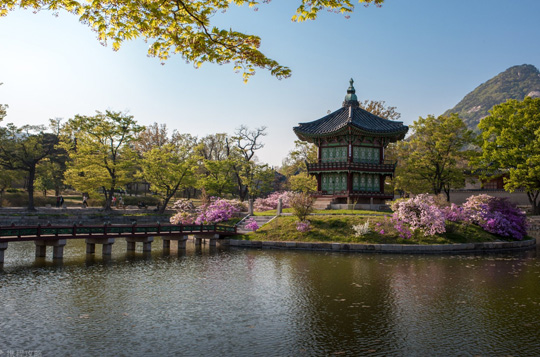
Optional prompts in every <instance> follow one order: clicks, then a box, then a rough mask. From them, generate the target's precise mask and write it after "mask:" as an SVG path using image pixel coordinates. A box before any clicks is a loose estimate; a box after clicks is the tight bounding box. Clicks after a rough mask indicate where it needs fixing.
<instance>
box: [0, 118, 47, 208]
mask: <svg viewBox="0 0 540 357" xmlns="http://www.w3.org/2000/svg"><path fill="white" fill-rule="evenodd" d="M57 143H58V136H56V135H54V134H51V133H46V132H45V127H43V126H34V125H24V126H22V127H20V128H17V127H16V126H15V125H13V124H11V123H10V124H8V125H7V127H5V128H0V166H1V167H2V168H4V169H6V170H15V171H21V172H23V173H25V175H26V179H27V192H28V210H30V211H34V210H35V207H34V182H35V179H36V170H37V167H38V164H39V163H40V162H42V160H44V159H46V158H47V157H49V156H51V155H52V154H53V152H54V151H55V146H56V144H57Z"/></svg>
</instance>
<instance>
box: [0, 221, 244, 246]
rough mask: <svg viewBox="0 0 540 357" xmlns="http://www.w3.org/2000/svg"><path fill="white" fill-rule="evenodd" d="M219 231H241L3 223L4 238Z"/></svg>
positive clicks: (223, 233)
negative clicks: (8, 224)
mask: <svg viewBox="0 0 540 357" xmlns="http://www.w3.org/2000/svg"><path fill="white" fill-rule="evenodd" d="M189 234H217V235H219V238H223V237H225V236H231V235H235V234H237V232H236V227H231V226H225V225H217V224H210V225H173V224H143V225H137V224H133V225H130V224H124V225H107V224H105V225H97V226H96V225H77V224H74V225H73V226H65V225H64V226H51V225H47V226H40V225H37V226H9V227H0V242H21V241H35V240H52V239H85V238H114V237H148V236H180V235H189Z"/></svg>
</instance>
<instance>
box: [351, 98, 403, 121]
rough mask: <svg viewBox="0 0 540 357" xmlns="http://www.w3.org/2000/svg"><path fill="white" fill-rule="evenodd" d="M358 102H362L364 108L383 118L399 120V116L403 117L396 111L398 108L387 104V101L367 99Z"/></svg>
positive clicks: (361, 105) (361, 106)
mask: <svg viewBox="0 0 540 357" xmlns="http://www.w3.org/2000/svg"><path fill="white" fill-rule="evenodd" d="M358 104H360V108H363V109H365V110H367V111H368V112H370V113H372V114H375V115H377V116H379V117H381V118H385V119H390V120H399V118H401V114H400V113H398V112H396V109H397V108H396V107H391V106H386V102H385V101H384V100H369V99H366V100H364V101H363V102H358Z"/></svg>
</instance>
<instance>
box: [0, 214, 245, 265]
mask: <svg viewBox="0 0 540 357" xmlns="http://www.w3.org/2000/svg"><path fill="white" fill-rule="evenodd" d="M236 234H238V233H237V229H236V226H225V225H218V224H210V225H205V224H194V225H174V224H160V223H156V224H142V225H138V224H131V225H130V224H115V225H111V224H103V225H97V226H96V225H78V224H74V225H72V226H65V225H64V226H60V225H59V226H52V225H47V226H41V225H37V226H14V225H11V226H8V227H0V264H2V263H3V262H4V251H5V250H6V249H7V246H8V243H10V242H23V241H34V242H35V244H36V257H44V256H45V254H46V249H47V246H52V247H53V258H55V259H61V258H63V251H64V246H65V245H66V241H67V240H68V239H86V253H87V254H94V253H95V245H96V244H100V245H102V247H103V249H102V252H103V254H104V255H110V254H111V251H112V244H113V243H114V242H115V238H125V239H126V242H127V250H128V251H134V250H135V244H136V243H138V242H140V243H143V251H147V252H149V251H151V244H152V242H153V240H154V237H155V236H160V237H161V238H162V240H163V248H164V249H169V248H170V241H171V240H176V241H178V248H179V249H185V243H186V241H187V239H188V235H194V236H195V244H201V243H202V240H203V239H207V240H209V241H210V245H211V246H212V245H216V241H217V240H219V239H222V238H225V237H227V236H231V235H236Z"/></svg>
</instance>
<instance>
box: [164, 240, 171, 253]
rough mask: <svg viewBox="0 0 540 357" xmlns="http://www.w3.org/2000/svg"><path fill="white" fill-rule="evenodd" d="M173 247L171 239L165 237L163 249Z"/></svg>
mask: <svg viewBox="0 0 540 357" xmlns="http://www.w3.org/2000/svg"><path fill="white" fill-rule="evenodd" d="M167 249H171V241H170V240H169V239H165V238H163V250H167Z"/></svg>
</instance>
